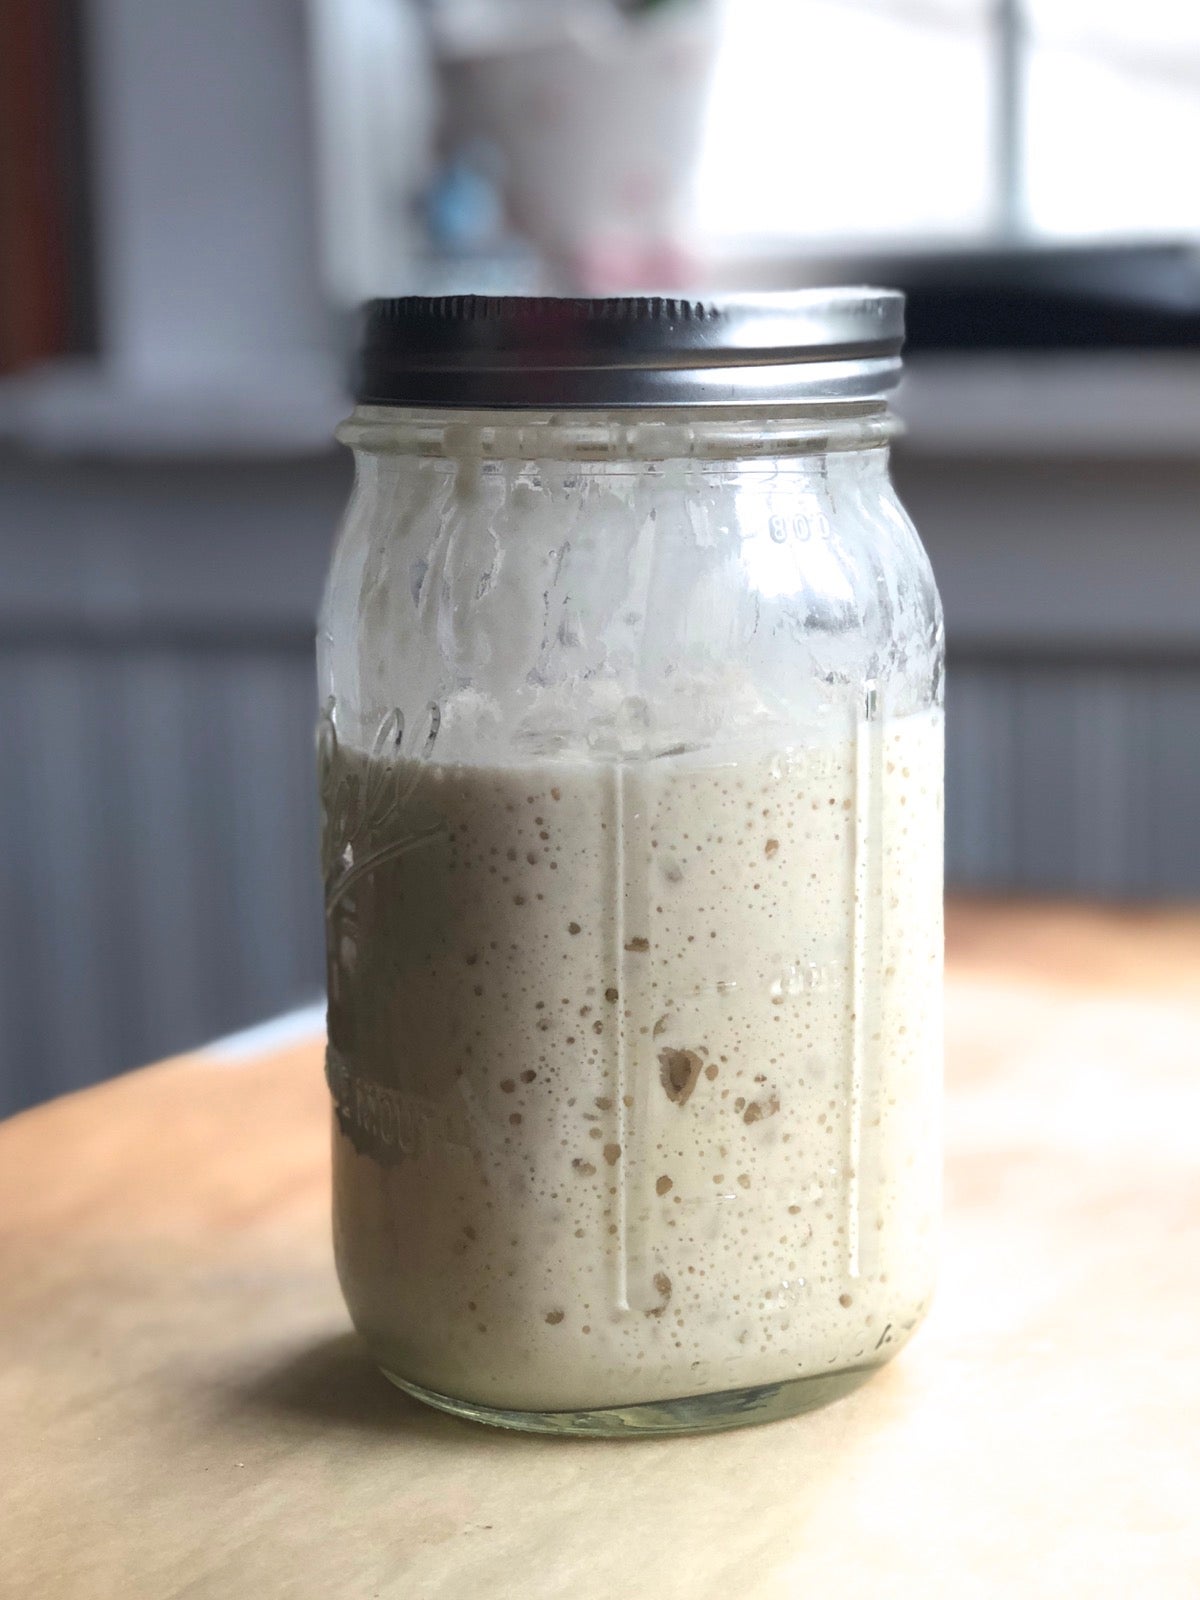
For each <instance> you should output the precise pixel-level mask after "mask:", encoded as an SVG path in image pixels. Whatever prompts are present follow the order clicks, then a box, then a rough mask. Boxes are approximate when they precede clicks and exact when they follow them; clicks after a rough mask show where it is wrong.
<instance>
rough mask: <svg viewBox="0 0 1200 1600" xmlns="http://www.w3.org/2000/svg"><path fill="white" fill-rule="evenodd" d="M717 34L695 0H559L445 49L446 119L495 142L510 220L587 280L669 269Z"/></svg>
mask: <svg viewBox="0 0 1200 1600" xmlns="http://www.w3.org/2000/svg"><path fill="white" fill-rule="evenodd" d="M715 43H716V27H715V20H714V13H713V9H712V7H711V6H710V5H708V4H707V3H701V0H690V3H689V0H677V4H676V5H675V6H667V7H666V9H665V10H663V11H662V12H661V13H651V14H650V15H649V16H645V17H625V16H622V15H621V14H620V13H619V12H618V11H617V10H616V9H615V8H614V7H613V6H612V5H610V4H609V3H608V0H599V3H598V4H596V5H584V6H581V7H578V8H576V7H564V8H563V11H562V12H561V13H560V14H559V20H558V21H557V23H556V25H555V26H553V27H546V28H543V29H534V30H531V31H530V32H527V33H525V35H524V37H523V39H521V40H520V41H518V40H515V39H512V40H505V39H501V38H499V37H497V38H494V39H493V40H492V41H491V42H490V47H489V48H486V49H480V50H478V51H477V52H475V53H470V52H467V51H463V52H462V53H458V54H456V55H453V56H451V57H445V56H444V57H443V75H444V83H445V88H446V110H447V117H448V123H449V127H450V130H451V132H452V135H453V136H454V137H455V138H467V139H482V140H486V141H487V142H488V143H489V144H491V145H492V146H493V147H494V148H495V149H496V150H497V151H498V152H499V154H500V157H501V158H502V163H503V176H502V180H501V182H502V187H503V189H504V193H505V199H506V202H507V205H508V207H509V211H510V213H511V216H512V219H513V221H514V223H515V224H516V225H517V226H518V227H519V228H520V229H521V230H522V231H523V232H524V233H525V234H526V235H527V236H528V237H529V238H530V239H531V240H532V241H533V242H534V243H535V244H536V245H537V246H539V247H540V249H541V250H542V251H543V252H545V254H546V255H547V256H548V257H549V258H550V259H551V260H552V261H557V262H559V263H561V264H563V265H564V266H565V267H566V268H567V270H568V271H569V272H570V273H571V274H572V275H573V276H575V277H576V278H579V279H581V280H583V281H582V284H581V286H583V287H587V288H595V287H603V286H611V287H614V288H619V287H629V286H631V285H630V284H629V283H628V282H627V281H625V280H628V279H629V278H630V277H631V276H632V277H637V276H638V275H639V274H641V273H643V272H645V271H650V272H652V273H654V274H655V276H657V277H658V278H659V279H660V280H661V279H662V278H663V276H664V272H665V273H666V274H667V275H669V274H670V269H671V263H672V260H673V259H674V258H675V257H677V256H678V254H679V252H680V251H681V250H682V249H683V247H684V243H685V238H686V231H687V230H686V212H687V201H688V198H689V189H690V185H691V181H692V178H693V174H694V168H695V162H696V157H697V153H698V150H699V145H700V137H701V132H702V125H703V118H704V112H705V107H706V103H707V98H708V90H709V83H710V79H711V73H712V65H713V60H714V56H715ZM597 277H598V278H600V279H604V278H608V279H611V280H613V281H612V282H611V283H610V284H608V285H605V284H597V283H596V282H595V281H591V282H589V281H587V280H589V279H591V280H595V279H596V278H597ZM660 286H662V287H670V285H669V284H667V283H661V282H660Z"/></svg>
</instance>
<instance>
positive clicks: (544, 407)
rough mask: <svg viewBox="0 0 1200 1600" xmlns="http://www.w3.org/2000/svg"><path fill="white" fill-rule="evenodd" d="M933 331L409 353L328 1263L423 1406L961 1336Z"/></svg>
mask: <svg viewBox="0 0 1200 1600" xmlns="http://www.w3.org/2000/svg"><path fill="white" fill-rule="evenodd" d="M902 318H903V307H902V300H901V297H900V296H899V295H898V294H895V293H892V292H889V291H886V290H877V289H834V290H811V291H803V292H800V293H796V294H792V295H786V296H761V297H754V298H749V299H745V300H740V301H737V302H730V301H722V302H719V303H716V304H708V303H704V304H698V303H693V302H680V301H669V300H668V301H664V300H625V301H611V300H610V301H556V300H494V299H489V300H476V299H470V298H468V299H453V300H444V301H439V300H423V299H407V300H398V301H383V302H376V303H374V304H373V305H372V306H371V307H370V308H369V311H368V316H367V321H366V334H365V346H364V354H363V359H362V380H361V385H360V403H359V404H358V406H357V409H356V410H355V412H354V414H353V416H352V417H351V419H350V420H349V421H348V422H347V423H346V424H345V425H344V426H343V428H342V430H341V437H342V438H343V440H344V441H345V442H346V443H348V444H350V445H352V446H353V448H354V450H355V455H356V461H357V478H356V483H355V488H354V493H353V498H352V500H351V504H350V507H349V510H348V512H347V514H346V518H345V521H344V524H343V526H342V529H341V533H340V537H339V539H338V543H337V546H336V550H335V554H334V557H333V563H332V570H331V573H330V576H329V580H328V586H327V590H326V595H325V600H324V606H323V613H322V621H321V629H320V639H319V672H320V685H321V696H322V702H323V711H322V717H321V722H320V730H319V741H318V742H319V763H320V784H321V795H322V823H323V867H324V875H325V905H326V919H327V941H328V986H329V1046H328V1065H327V1073H328V1080H329V1086H330V1090H331V1092H332V1096H333V1102H334V1112H335V1116H334V1237H335V1248H336V1256H337V1265H338V1271H339V1274H340V1278H341V1283H342V1287H343V1290H344V1293H345V1296H346V1300H347V1303H348V1305H349V1308H350V1311H351V1314H352V1316H353V1319H354V1322H355V1325H356V1326H357V1328H358V1329H359V1331H360V1333H361V1334H362V1336H363V1338H364V1339H365V1340H366V1342H367V1344H368V1346H369V1347H370V1350H371V1352H372V1354H373V1355H374V1357H375V1359H376V1360H377V1361H378V1362H379V1364H380V1366H381V1367H382V1368H383V1369H384V1371H385V1372H386V1373H387V1375H388V1376H389V1377H390V1378H392V1379H393V1380H394V1381H395V1382H396V1383H397V1384H399V1385H400V1386H401V1387H402V1388H404V1389H406V1390H408V1391H409V1392H410V1393H411V1394H414V1395H416V1396H418V1397H419V1398H421V1399H423V1400H425V1401H428V1402H430V1403H431V1404H433V1405H435V1406H440V1407H442V1408H444V1409H446V1410H449V1411H452V1412H456V1413H459V1414H461V1415H465V1416H470V1417H474V1418H478V1419H480V1420H482V1421H487V1422H493V1423H499V1424H502V1425H505V1426H509V1427H516V1428H525V1429H533V1430H540V1431H551V1432H569V1433H631V1432H678V1431H685V1430H691V1429H704V1428H721V1427H727V1426H731V1425H734V1424H737V1423H744V1422H751V1421H759V1420H766V1419H770V1418H774V1417H778V1416H782V1415H785V1414H787V1413H790V1412H794V1411H798V1410H802V1409H805V1408H806V1407H808V1406H809V1405H811V1404H814V1403H817V1402H819V1401H821V1400H824V1399H826V1398H828V1397H830V1396H831V1395H833V1394H835V1393H838V1392H841V1391H842V1390H843V1389H845V1388H847V1387H849V1386H852V1385H853V1384H854V1383H856V1382H858V1381H860V1380H861V1378H862V1376H863V1375H864V1374H865V1373H867V1372H868V1371H869V1370H870V1369H871V1368H872V1367H874V1366H876V1365H878V1364H879V1363H880V1362H883V1361H885V1360H887V1359H888V1357H890V1356H891V1355H893V1354H894V1353H895V1352H896V1350H898V1349H899V1347H900V1346H901V1345H902V1344H903V1343H904V1341H905V1340H906V1339H907V1338H908V1336H909V1334H910V1333H911V1331H912V1329H913V1328H914V1327H915V1326H916V1324H917V1322H918V1321H919V1320H920V1318H921V1316H922V1314H923V1312H924V1311H925V1309H926V1306H927V1304H928V1302H929V1297H930V1293H931V1289H932V1285H933V1279H934V1270H935V1254H936V1245H937V1231H938V1228H937V1219H938V1209H939V1191H940V1169H941V1154H940V1132H939V1108H940V1096H941V1051H942V1042H941V984H942V711H941V702H942V663H943V641H942V623H941V610H940V606H939V602H938V596H937V591H936V588H935V585H934V581H933V576H932V573H931V571H930V568H929V564H928V561H927V558H926V556H925V553H924V551H923V549H922V547H921V544H920V541H919V540H918V537H917V535H916V532H915V531H914V529H913V526H912V524H911V522H910V521H909V519H908V517H907V516H906V514H905V512H904V511H903V509H902V508H901V506H900V504H899V503H898V501H897V499H896V495H895V492H894V490H893V488H892V485H891V482H890V479H889V475H888V442H889V437H890V435H891V432H892V423H891V421H890V419H889V415H888V412H887V409H886V405H885V403H884V399H883V395H884V394H885V392H886V390H887V389H888V388H890V387H891V385H892V384H893V383H894V381H895V379H896V376H897V372H898V368H899V357H898V351H899V347H900V342H901V337H902Z"/></svg>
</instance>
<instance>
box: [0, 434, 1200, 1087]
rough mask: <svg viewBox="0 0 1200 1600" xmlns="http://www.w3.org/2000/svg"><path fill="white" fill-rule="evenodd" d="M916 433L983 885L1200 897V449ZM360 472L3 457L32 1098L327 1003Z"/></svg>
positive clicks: (18, 884) (952, 735) (917, 500)
mask: <svg viewBox="0 0 1200 1600" xmlns="http://www.w3.org/2000/svg"><path fill="white" fill-rule="evenodd" d="M918 410H919V407H918ZM914 435H916V436H915V437H914V439H913V441H912V442H911V443H910V445H909V447H908V448H907V450H905V451H902V452H901V455H900V459H899V462H898V473H897V475H898V478H899V480H900V483H901V488H902V492H903V494H904V496H905V498H906V500H907V501H908V503H909V505H910V508H911V509H912V511H913V513H914V515H915V516H916V518H917V520H918V522H919V524H920V525H921V527H922V531H923V533H924V534H925V537H926V541H927V543H928V545H929V548H930V551H931V554H932V556H933V559H934V563H935V566H936V567H937V570H938V575H939V580H940V582H941V585H942V589H943V594H944V596H945V600H946V610H947V616H948V634H949V640H950V657H951V666H950V675H949V700H948V769H947V790H948V793H947V830H948V832H947V855H948V877H949V881H950V883H951V884H952V885H957V886H960V887H971V888H987V889H998V890H1012V889H1015V890H1026V891H1034V892H1055V893H1057V892H1068V893H1075V894H1083V895H1100V896H1121V897H1138V898H1141V897H1157V896H1168V897H1178V896H1185V895H1192V896H1197V895H1200V850H1198V849H1197V823H1196V817H1197V803H1198V800H1200V608H1198V606H1197V598H1198V597H1200V539H1197V537H1196V533H1197V529H1196V522H1197V508H1198V507H1200V466H1197V465H1196V462H1195V459H1182V460H1181V459H1174V460H1162V459H1130V460H1126V461H1123V462H1119V463H1116V464H1114V463H1113V461H1112V460H1111V458H1110V457H1108V456H1098V457H1097V458H1096V459H1093V460H1087V459H1083V458H1079V457H1076V456H1072V457H1071V458H1069V459H1064V460H1048V459H1046V458H1045V456H1044V454H1036V453H1033V452H1032V451H1031V450H1030V449H1029V448H1027V447H1023V448H1025V454H1023V455H1022V454H1021V453H1020V452H1016V451H1010V452H1009V454H1008V456H1007V458H1006V459H1002V460H1001V459H997V458H996V457H994V456H993V457H986V456H983V455H980V454H979V453H978V451H977V450H976V449H974V447H973V448H972V450H971V451H968V452H967V453H962V452H961V451H950V452H946V451H943V450H940V449H939V448H937V447H936V442H932V441H931V440H930V439H929V438H928V437H926V438H925V439H924V441H922V439H921V437H920V436H919V435H917V430H916V429H914ZM348 480H349V470H348V462H347V461H346V459H345V458H344V457H343V456H341V455H335V454H332V453H314V454H303V455H300V456H297V457H294V458H291V459H283V458H279V457H278V456H271V455H269V454H264V456H263V458H262V459H259V460H253V459H249V460H246V459H244V460H232V459H222V458H219V457H217V456H214V457H213V458H212V459H203V460H195V459H192V460H184V459H170V458H166V459H158V460H152V459H148V460H135V459H126V460H119V459H116V460H114V459H106V460H94V461H88V460H86V459H82V458H79V457H78V456H69V457H67V456H58V457H42V458H39V457H37V456H35V455H30V454H23V453H20V452H18V451H16V450H10V451H7V452H3V453H0V729H2V730H3V734H4V739H5V751H6V758H5V760H4V762H3V765H2V767H0V836H2V837H3V839H4V849H3V852H0V1109H3V1110H13V1109H16V1108H19V1107H21V1106H23V1105H27V1104H30V1103H32V1102H34V1101H37V1100H40V1099H42V1098H45V1097H46V1096H49V1095H53V1094H58V1093H61V1092H63V1091H65V1090H68V1089H73V1088H77V1087H79V1086H81V1085H84V1084H87V1083H90V1082H93V1081H95V1080H97V1079H100V1078H103V1077H106V1076H108V1075H110V1074H112V1073H114V1072H118V1071H121V1070H123V1069H125V1068H128V1067H131V1066H134V1065H137V1064H138V1063H141V1062H144V1061H148V1060H153V1059H155V1058H158V1057H161V1056H163V1055H165V1054H168V1053H170V1052H173V1051H177V1050H182V1049H186V1048H189V1047H191V1046H194V1045H197V1044H199V1043H201V1042H202V1041H204V1040H207V1039H210V1038H212V1037H214V1036H216V1035H218V1034H220V1033H222V1032H225V1031H228V1030H231V1029H235V1028H238V1027H241V1026H244V1025H246V1024H248V1023H251V1022H254V1021H256V1020H258V1019H260V1018H262V1017H265V1016H268V1015H270V1014H272V1013H273V1012H277V1011H279V1010H281V1009H283V1008H285V1007H288V1006H291V1005H293V1004H296V1003H298V1002H300V1001H303V1000H305V999H309V998H312V997H314V996H315V995H316V994H317V993H318V992H319V989H320V985H321V978H322V967H321V948H320V940H321V913H320V896H319V889H318V883H317V871H316V864H315V863H316V842H315V840H316V807H315V799H314V794H313V774H312V723H313V713H314V702H315V691H314V683H313V664H312V634H313V624H312V619H313V615H314V611H315V607H316V603H317V597H318V593H319V589H320V583H321V578H322V574H323V571H324V568H325V564H326V561H327V558H328V551H329V545H330V539H331V536H332V530H333V528H334V526H335V523H336V521H337V517H338V513H339V510H340V507H341V505H342V503H343V501H344V497H345V494H346V491H347V487H348Z"/></svg>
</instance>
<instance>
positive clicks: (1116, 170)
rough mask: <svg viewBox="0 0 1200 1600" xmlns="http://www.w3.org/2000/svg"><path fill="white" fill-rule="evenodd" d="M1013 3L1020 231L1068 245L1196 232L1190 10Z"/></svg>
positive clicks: (1197, 8) (1057, 0) (1199, 206)
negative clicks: (1020, 10)
mask: <svg viewBox="0 0 1200 1600" xmlns="http://www.w3.org/2000/svg"><path fill="white" fill-rule="evenodd" d="M1025 4H1026V7H1027V14H1028V55H1027V63H1028V65H1027V78H1026V84H1025V91H1024V93H1025V105H1026V120H1025V134H1024V141H1025V149H1026V162H1025V183H1024V187H1025V203H1026V207H1027V215H1028V220H1029V223H1030V226H1031V227H1032V228H1034V229H1035V230H1037V231H1038V232H1042V233H1048V234H1072V235H1080V234H1084V235H1102V234H1113V233H1118V232H1119V233H1122V234H1126V235H1128V234H1142V235H1145V234H1165V233H1191V232H1200V181H1197V178H1196V172H1195V158H1196V152H1197V151H1198V150H1200V3H1197V0H1025Z"/></svg>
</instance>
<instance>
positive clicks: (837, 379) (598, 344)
mask: <svg viewBox="0 0 1200 1600" xmlns="http://www.w3.org/2000/svg"><path fill="white" fill-rule="evenodd" d="M903 342H904V296H903V294H901V293H900V291H899V290H897V289H876V288H867V287H854V288H834V289H799V290H795V291H793V292H790V293H787V294H755V295H743V296H737V297H726V296H721V297H719V298H715V299H712V300H672V299H665V298H661V297H657V296H655V297H636V298H635V297H630V298H628V299H616V300H570V299H556V298H553V297H549V296H547V297H540V298H533V297H528V298H526V297H519V296H509V297H489V296H483V295H446V296H443V297H440V298H428V297H425V296H422V295H409V296H407V297H405V298H403V299H398V300H372V301H370V302H369V304H368V305H367V307H366V313H365V326H364V332H363V340H362V346H361V350H360V356H359V370H358V382H357V385H356V393H357V398H358V400H359V403H360V404H363V405H382V406H443V407H455V408H459V407H462V408H466V409H473V410H492V409H497V410H500V409H505V408H508V407H524V408H535V409H539V410H541V409H546V410H554V411H558V410H571V409H606V408H609V407H620V406H726V405H761V406H782V405H788V404H793V403H796V402H810V401H816V400H861V399H868V398H871V397H873V396H879V395H882V394H884V393H886V391H887V390H889V389H891V388H893V387H894V386H895V384H896V382H897V381H898V379H899V376H900V347H901V345H902V344H903Z"/></svg>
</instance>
